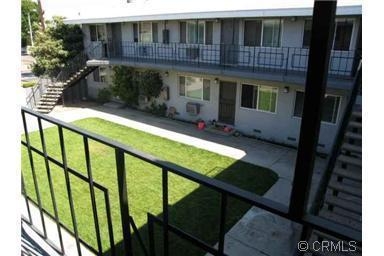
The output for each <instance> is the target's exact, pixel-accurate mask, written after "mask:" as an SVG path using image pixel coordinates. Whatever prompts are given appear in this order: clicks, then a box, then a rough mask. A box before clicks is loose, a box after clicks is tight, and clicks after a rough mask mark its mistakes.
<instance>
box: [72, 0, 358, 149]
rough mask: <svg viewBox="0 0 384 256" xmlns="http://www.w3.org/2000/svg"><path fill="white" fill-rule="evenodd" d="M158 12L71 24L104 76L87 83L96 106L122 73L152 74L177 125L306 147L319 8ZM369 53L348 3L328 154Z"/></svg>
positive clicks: (337, 41) (337, 43)
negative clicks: (218, 128) (314, 20)
mask: <svg viewBox="0 0 384 256" xmlns="http://www.w3.org/2000/svg"><path fill="white" fill-rule="evenodd" d="M155 2H156V1H145V2H143V3H142V2H140V3H139V2H138V1H137V2H135V3H127V4H126V6H125V8H120V9H119V10H116V9H114V10H112V9H111V10H110V12H109V11H107V10H106V11H105V12H103V13H102V12H99V13H91V14H89V15H88V16H87V15H84V16H80V17H79V18H76V19H68V20H66V22H67V23H71V24H81V26H82V29H83V33H84V46H85V47H86V48H87V49H88V50H89V53H90V55H91V56H92V59H91V60H89V61H88V63H87V65H90V66H98V68H97V69H96V70H95V71H94V72H93V75H89V76H88V78H87V84H88V93H89V97H91V98H96V97H97V94H98V91H99V90H100V89H101V88H104V87H107V86H111V75H112V72H113V71H112V67H113V66H115V65H125V66H131V67H135V68H138V69H141V70H143V69H152V70H156V71H158V72H159V73H160V74H161V76H162V79H163V93H162V94H161V95H160V97H159V98H158V99H157V102H158V103H163V102H164V103H165V104H166V105H167V107H168V108H170V107H173V108H174V109H176V112H177V113H178V114H177V115H176V116H175V117H176V118H179V119H183V120H189V121H195V120H197V119H203V120H205V121H208V120H217V121H219V122H222V123H225V124H228V125H231V126H234V127H235V128H236V129H237V130H239V131H241V132H243V133H245V134H248V135H253V136H256V137H259V138H262V139H266V140H270V141H275V142H279V143H283V144H290V145H297V143H298V139H299V138H298V136H299V132H300V131H299V130H300V122H301V115H302V109H303V101H304V94H303V92H304V90H305V88H304V84H305V72H306V68H307V61H308V46H309V43H310V32H311V19H310V17H311V16H312V5H313V2H312V1H297V2H294V1H292V2H291V3H289V4H288V3H284V2H282V1H275V2H274V1H270V2H269V1H254V3H250V2H249V1H248V2H247V5H246V6H245V5H244V4H243V5H242V4H241V3H242V2H244V1H239V3H238V5H224V4H223V6H217V5H216V6H212V4H209V3H207V4H206V5H207V6H204V5H203V6H199V7H195V8H192V10H190V9H186V7H185V6H184V5H185V3H183V1H174V7H173V8H172V9H171V10H166V9H164V8H162V6H161V4H159V3H157V2H156V3H155ZM159 2H161V1H159ZM198 2H199V1H198ZM213 2H215V1H213ZM199 3H202V1H200V2H199ZM216 3H217V2H216ZM188 5H190V4H188ZM166 6H169V5H166ZM360 49H361V2H358V1H357V2H356V1H352V2H351V1H349V2H348V1H345V2H343V1H339V3H338V8H337V20H336V26H335V36H334V41H333V50H332V53H331V59H330V67H329V79H328V87H327V94H326V99H325V105H324V111H323V116H322V125H321V133H320V138H319V144H318V151H320V152H328V151H329V150H330V147H331V146H332V142H333V139H334V136H335V134H336V132H337V128H338V125H339V123H340V120H341V118H342V113H343V110H344V108H345V105H346V103H347V101H348V97H349V92H350V89H351V86H352V78H353V76H354V74H355V70H356V67H357V65H358V61H359V59H360V53H361V51H360ZM143 104H145V103H143Z"/></svg>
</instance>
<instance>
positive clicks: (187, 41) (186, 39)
mask: <svg viewBox="0 0 384 256" xmlns="http://www.w3.org/2000/svg"><path fill="white" fill-rule="evenodd" d="M192 22H193V23H194V24H195V25H197V27H196V29H197V43H191V42H190V41H189V31H188V30H189V29H188V23H192ZM199 22H202V23H203V26H204V29H203V43H202V44H203V45H206V42H205V29H206V28H205V22H206V21H205V20H197V22H196V20H186V21H185V24H186V25H185V33H186V38H185V41H186V43H187V44H201V43H199Z"/></svg>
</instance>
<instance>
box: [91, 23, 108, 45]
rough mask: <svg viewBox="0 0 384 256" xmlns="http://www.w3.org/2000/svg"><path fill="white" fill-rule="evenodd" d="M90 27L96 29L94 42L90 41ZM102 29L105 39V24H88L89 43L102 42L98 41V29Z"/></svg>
mask: <svg viewBox="0 0 384 256" xmlns="http://www.w3.org/2000/svg"><path fill="white" fill-rule="evenodd" d="M91 26H94V27H96V41H92V36H91ZM100 27H102V30H103V32H104V36H105V39H104V40H106V38H107V28H106V27H105V24H90V25H89V41H90V42H102V41H103V40H99V33H98V31H99V28H100Z"/></svg>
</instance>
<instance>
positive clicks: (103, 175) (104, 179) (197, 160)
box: [22, 118, 278, 255]
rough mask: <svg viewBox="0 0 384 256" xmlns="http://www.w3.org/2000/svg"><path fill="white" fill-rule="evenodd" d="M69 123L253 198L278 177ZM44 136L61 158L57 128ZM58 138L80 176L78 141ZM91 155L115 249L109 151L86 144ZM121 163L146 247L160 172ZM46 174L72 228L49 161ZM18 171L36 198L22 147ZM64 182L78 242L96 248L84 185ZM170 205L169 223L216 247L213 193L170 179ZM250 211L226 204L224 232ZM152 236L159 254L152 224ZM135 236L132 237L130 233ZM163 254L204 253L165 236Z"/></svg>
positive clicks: (93, 121)
mask: <svg viewBox="0 0 384 256" xmlns="http://www.w3.org/2000/svg"><path fill="white" fill-rule="evenodd" d="M74 124H75V125H76V126H79V127H81V128H84V129H86V130H89V131H92V132H95V133H98V134H102V135H103V136H105V137H108V138H112V139H114V140H116V141H119V142H122V143H124V144H126V145H129V146H131V147H133V148H135V149H138V150H140V151H143V152H146V153H149V154H152V155H154V156H156V157H158V158H160V159H163V160H166V161H170V162H173V163H176V164H178V165H181V166H184V167H186V168H189V169H192V170H194V171H196V172H199V173H201V174H204V175H206V176H209V177H214V178H215V179H219V180H223V181H226V182H228V183H231V184H233V185H236V186H239V187H241V188H243V189H246V190H248V191H252V192H254V193H257V194H260V195H262V194H263V193H265V192H266V191H267V190H268V189H269V188H270V187H271V185H273V184H274V183H275V182H276V181H277V178H278V176H277V175H276V174H275V173H274V172H272V171H271V170H269V169H265V168H261V167H258V166H255V165H252V164H249V163H246V162H243V161H238V160H235V159H232V158H229V157H226V156H221V155H219V154H216V153H212V152H209V151H206V150H201V149H198V148H195V147H192V146H188V145H185V144H182V143H178V142H174V141H171V140H168V139H164V138H161V137H158V136H154V135H151V134H148V133H145V132H143V131H139V130H135V129H131V128H127V127H125V126H122V125H118V124H115V123H111V122H108V121H105V120H102V119H97V118H89V119H83V120H79V121H76V122H74ZM44 134H45V138H46V144H47V151H48V154H49V155H51V156H52V157H54V158H55V159H58V160H61V152H60V146H59V139H58V132H57V128H48V129H45V131H44ZM64 138H65V142H66V143H65V146H66V152H67V159H68V166H69V167H71V168H73V169H76V170H77V171H78V172H80V173H82V174H84V175H86V174H87V172H86V164H85V156H84V146H83V140H82V138H81V137H80V136H79V135H76V134H74V133H73V132H70V131H67V130H64ZM23 140H24V138H23ZM30 140H31V144H32V145H33V146H35V147H37V148H41V142H40V137H39V134H38V133H37V132H32V133H30ZM90 154H91V166H92V170H93V177H94V179H95V180H96V181H97V182H98V183H100V184H102V185H103V186H105V187H106V188H108V190H109V194H110V204H111V212H112V219H113V227H114V237H115V243H116V244H117V246H118V247H119V246H121V243H120V242H121V240H122V232H121V230H122V228H121V223H120V210H119V200H118V190H117V176H116V167H115V156H114V150H113V149H111V148H109V147H107V146H104V145H102V144H100V143H98V142H95V141H90ZM33 158H34V164H35V169H36V173H37V179H38V181H39V189H40V193H41V195H42V202H43V206H44V208H45V209H47V210H48V211H50V212H51V213H53V210H52V209H53V207H52V203H51V196H50V192H49V187H48V182H47V175H46V169H45V165H44V161H43V158H42V157H40V156H39V155H37V154H33ZM125 160H126V169H127V184H128V195H129V196H128V197H129V206H130V214H131V216H132V217H133V218H134V221H135V223H136V225H137V226H138V228H139V230H140V234H141V235H142V236H143V238H144V240H145V241H147V232H148V231H147V225H146V223H147V220H146V218H147V217H146V213H147V212H150V213H152V214H154V215H157V216H161V213H162V204H161V203H162V202H161V195H162V193H161V170H160V169H159V168H158V167H154V166H152V165H150V164H148V163H145V162H143V161H142V160H138V159H136V158H133V157H131V156H128V155H127V156H126V159H125ZM50 168H51V171H52V175H53V185H54V191H55V195H56V200H57V204H58V210H59V217H60V219H61V220H62V221H63V222H64V223H65V224H66V226H67V227H69V228H72V222H71V217H70V212H69V203H68V199H67V196H66V186H65V180H64V174H63V171H62V169H60V168H59V167H57V166H55V165H54V164H53V163H52V164H50ZM22 172H23V176H24V180H25V184H26V189H27V192H28V194H29V195H30V196H31V197H32V198H35V193H34V185H33V179H32V174H31V170H30V165H29V160H28V154H27V150H26V149H25V147H22ZM70 180H71V188H72V192H73V196H74V205H75V212H76V217H77V223H78V228H79V232H80V237H81V238H82V239H84V240H85V241H87V242H88V243H89V244H91V245H92V246H93V247H94V248H97V243H96V235H95V228H94V224H93V215H92V205H91V200H90V193H89V187H88V184H87V183H85V182H83V181H81V180H80V179H79V178H77V177H75V176H73V175H70ZM96 199H97V200H96V201H97V208H98V213H99V222H100V228H101V236H102V242H103V251H104V252H106V254H108V249H109V247H110V246H109V240H108V229H107V225H106V223H107V222H106V215H105V205H104V199H103V194H102V193H101V191H99V190H97V189H96ZM169 202H170V208H169V217H170V223H171V224H174V225H176V226H177V227H179V228H182V229H183V230H185V231H187V232H189V233H191V234H193V235H196V236H198V237H199V238H201V239H202V240H204V241H205V242H207V243H209V244H215V243H216V242H217V241H218V223H219V220H218V213H219V210H220V208H219V207H220V196H219V194H218V193H217V192H215V191H213V190H211V189H208V188H205V187H202V186H199V185H198V184H196V183H193V182H190V181H187V180H186V179H183V178H181V177H177V176H175V175H173V174H170V176H169ZM249 207H250V206H249V205H246V204H244V203H242V202H239V201H238V200H235V199H230V200H229V205H228V215H227V220H226V228H227V230H229V228H230V227H231V226H233V225H234V224H235V223H236V222H237V221H238V220H239V219H240V218H241V216H242V215H243V214H244V213H245V212H246V211H247V210H248V209H249ZM155 231H156V232H157V233H156V234H157V236H156V240H155V241H156V246H158V247H157V248H158V249H160V247H159V246H161V235H160V234H161V233H160V231H161V227H160V226H155ZM134 238H136V236H135V235H134ZM135 241H136V240H135ZM136 245H137V243H134V249H135V252H136V254H135V255H140V254H141V253H140V251H139V249H138V247H137V246H136ZM170 250H171V252H170V253H171V254H172V255H181V254H183V255H204V253H203V252H201V251H199V250H197V249H194V248H191V246H190V245H189V244H188V243H186V242H185V241H182V240H180V239H179V238H177V237H174V236H171V247H170Z"/></svg>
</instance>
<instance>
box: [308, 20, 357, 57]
mask: <svg viewBox="0 0 384 256" xmlns="http://www.w3.org/2000/svg"><path fill="white" fill-rule="evenodd" d="M335 26H336V27H335V37H334V40H333V50H339V51H349V48H350V44H351V38H352V31H353V21H351V20H349V21H337V22H336V25H335ZM311 30H312V20H305V23H304V36H303V47H304V48H308V47H309V43H310V36H311Z"/></svg>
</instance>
